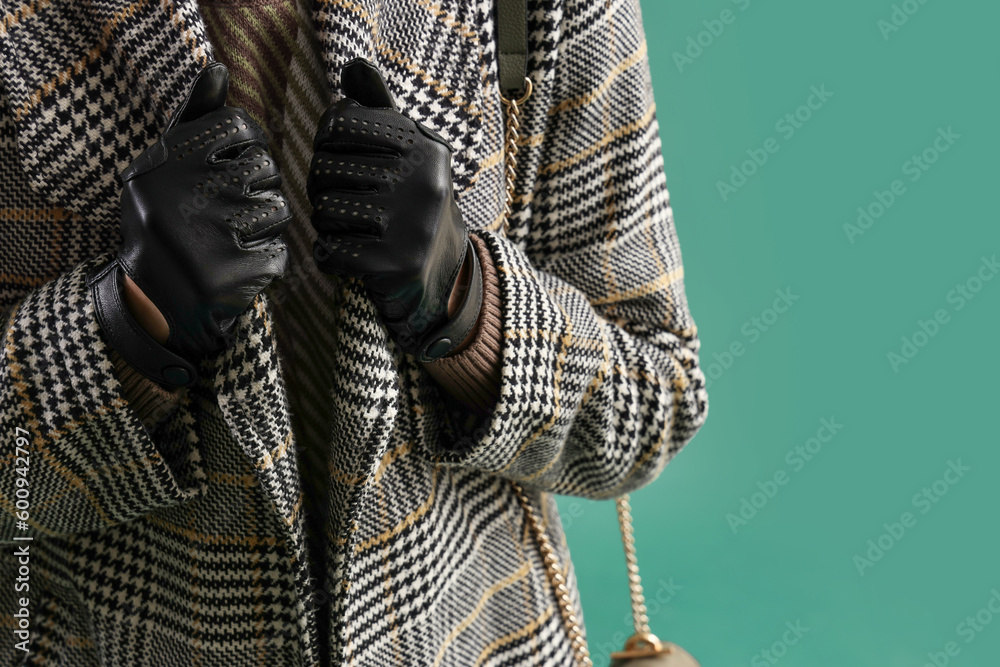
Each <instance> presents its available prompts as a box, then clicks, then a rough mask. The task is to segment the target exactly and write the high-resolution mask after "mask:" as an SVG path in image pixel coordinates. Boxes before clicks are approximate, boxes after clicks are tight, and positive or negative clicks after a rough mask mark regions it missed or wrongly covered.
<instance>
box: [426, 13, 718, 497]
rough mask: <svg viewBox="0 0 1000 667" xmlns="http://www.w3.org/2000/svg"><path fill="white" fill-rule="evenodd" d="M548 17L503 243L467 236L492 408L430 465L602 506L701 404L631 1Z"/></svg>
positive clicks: (683, 428) (680, 442) (662, 452)
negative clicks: (498, 357)
mask: <svg viewBox="0 0 1000 667" xmlns="http://www.w3.org/2000/svg"><path fill="white" fill-rule="evenodd" d="M563 9H564V13H563V16H562V19H561V33H562V35H563V39H562V43H560V45H559V48H558V63H557V65H556V69H555V72H554V75H555V76H554V78H552V77H549V79H548V81H547V83H546V84H545V86H543V90H545V89H546V87H547V90H549V91H551V96H550V98H549V99H548V100H546V99H545V97H544V93H543V95H542V96H541V98H542V99H541V101H542V102H546V101H547V104H546V107H547V108H545V109H542V110H541V111H536V114H535V120H534V121H532V122H529V123H528V133H531V132H532V126H533V127H534V128H539V127H542V128H544V129H543V130H542V131H541V132H540V133H539V134H536V135H533V136H528V137H527V138H526V139H525V140H524V141H523V142H522V145H525V146H529V147H530V146H532V145H533V144H534V145H537V146H538V149H537V150H536V151H532V150H528V151H526V154H525V165H526V166H525V170H524V171H525V172H527V174H528V176H529V183H530V177H531V176H533V177H534V191H533V192H532V194H531V196H530V197H529V198H528V199H529V201H528V203H527V204H526V205H525V206H524V208H522V209H520V210H519V211H517V215H516V216H515V218H514V219H513V220H512V228H513V230H514V231H512V233H511V238H512V239H514V240H510V239H508V238H507V237H506V236H505V235H504V234H503V233H502V232H492V231H477V232H474V233H477V234H479V235H480V237H481V238H482V239H483V240H485V241H486V245H487V246H488V248H489V250H490V253H491V254H492V257H493V259H494V265H495V266H496V269H497V274H498V277H499V287H500V302H501V310H502V318H501V319H502V327H501V328H502V373H501V387H500V399H499V402H498V403H497V405H496V408H495V409H494V411H493V413H492V415H491V416H490V417H489V418H487V419H485V420H482V421H480V422H478V424H473V425H470V426H469V427H466V428H465V429H464V430H463V429H462V428H461V427H459V426H457V425H453V428H454V429H455V431H456V432H458V433H459V435H458V437H456V439H455V440H454V441H452V442H444V440H445V439H444V438H442V439H440V442H439V443H438V445H437V447H438V450H437V452H436V457H437V458H438V460H439V461H441V462H444V463H450V464H454V465H460V466H468V467H473V468H478V469H481V470H484V471H488V472H491V473H495V474H498V475H501V476H505V477H508V478H511V479H516V480H519V481H521V482H522V483H525V484H526V485H530V486H535V487H538V488H541V489H543V490H547V491H552V492H555V493H561V494H569V495H579V496H584V497H590V498H610V497H613V496H616V495H619V494H621V493H625V492H628V491H631V490H634V489H636V488H639V487H641V486H643V485H645V484H647V483H648V482H650V481H652V480H653V479H654V478H655V477H656V476H657V475H658V474H659V472H660V471H661V470H662V469H663V467H664V465H666V463H667V462H668V461H669V460H670V459H671V458H672V457H673V456H674V455H675V454H676V453H677V452H678V451H679V450H680V449H681V448H682V447H683V446H684V445H685V444H686V443H687V442H688V441H689V440H690V439H691V438H692V437H693V436H694V435H695V433H696V432H697V431H698V429H699V428H700V426H701V425H702V423H703V422H704V420H705V417H706V415H707V411H708V397H707V393H706V390H705V378H704V375H703V373H702V371H701V369H700V368H699V365H698V350H699V340H698V337H697V329H696V327H695V323H694V321H693V319H692V317H691V314H690V312H689V310H688V305H687V300H686V297H685V292H684V281H683V277H684V272H683V267H682V262H681V252H680V247H679V245H678V240H677V234H676V231H675V228H674V220H673V214H672V209H671V206H670V200H669V195H668V192H667V189H666V177H665V175H664V172H663V160H662V155H661V151H660V140H659V130H658V124H657V119H656V115H655V107H654V104H653V96H652V86H651V83H650V76H649V69H648V63H647V60H646V56H645V52H646V50H645V37H644V34H643V30H642V23H641V18H640V15H639V8H638V2H637V1H635V2H624V3H616V8H615V9H612V10H605V9H604V3H590V2H586V1H585V0H572V1H569V2H566V3H565V4H564V7H563ZM605 11H611V12H613V13H612V14H610V15H605V14H604V12H605ZM602 25H603V26H604V27H602ZM608 33H610V34H608ZM608 49H611V50H612V51H613V52H612V53H608V52H607V51H608ZM540 78H544V75H543V76H542V77H540ZM537 116H542V117H544V120H543V121H540V122H539V121H537ZM522 177H524V173H522ZM527 187H528V189H529V190H530V189H531V186H530V185H528V186H527ZM525 224H526V225H528V226H529V229H528V230H527V231H526V232H524V231H523V230H519V229H518V226H519V225H525ZM453 421H456V422H457V420H453Z"/></svg>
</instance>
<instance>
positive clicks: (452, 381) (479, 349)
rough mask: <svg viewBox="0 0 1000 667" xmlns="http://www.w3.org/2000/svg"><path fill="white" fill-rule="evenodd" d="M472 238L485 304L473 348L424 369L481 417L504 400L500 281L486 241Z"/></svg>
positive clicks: (472, 334)
mask: <svg viewBox="0 0 1000 667" xmlns="http://www.w3.org/2000/svg"><path fill="white" fill-rule="evenodd" d="M469 238H471V239H472V243H473V245H474V246H475V248H476V254H477V255H478V256H479V264H480V266H481V267H482V272H483V305H482V309H481V310H480V313H479V319H478V320H477V321H476V326H475V327H474V328H473V329H472V332H471V333H470V334H469V336H470V337H471V339H472V340H471V342H470V343H469V346H468V347H466V348H465V349H463V350H461V351H460V352H457V353H454V354H451V355H449V356H446V357H442V358H441V359H437V360H436V361H431V362H427V363H425V364H424V368H426V369H427V372H428V373H430V374H431V377H433V378H434V379H435V380H437V382H438V384H440V385H441V386H442V387H443V388H444V389H445V390H446V391H447V392H448V393H449V394H451V395H452V396H454V397H455V398H456V399H457V400H458V401H460V402H461V403H462V404H463V405H465V406H466V407H467V408H469V409H470V410H472V411H474V412H475V413H477V414H478V415H480V416H486V415H488V414H490V413H491V412H492V411H493V408H494V407H495V406H496V404H497V401H498V400H499V398H500V369H501V363H502V350H501V344H502V342H503V333H502V331H503V330H502V328H501V312H500V282H499V278H498V277H497V270H496V267H495V266H494V265H493V256H492V255H490V251H489V249H488V248H487V247H486V242H485V241H483V240H482V239H480V238H479V237H478V236H477V235H475V234H470V235H469Z"/></svg>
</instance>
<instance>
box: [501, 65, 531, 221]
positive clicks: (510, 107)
mask: <svg viewBox="0 0 1000 667" xmlns="http://www.w3.org/2000/svg"><path fill="white" fill-rule="evenodd" d="M531 90H532V87H531V79H528V78H525V79H524V95H522V96H521V98H520V99H517V100H508V99H507V98H506V97H504V96H503V95H501V96H500V101H501V102H503V105H504V106H505V107H506V108H507V117H506V121H507V122H506V123H505V126H506V131H505V132H504V150H503V158H504V160H503V161H504V178H505V179H506V187H505V195H504V202H503V233H504V235H505V236H509V235H510V215H511V210H512V204H513V203H514V178H515V177H516V176H517V140H518V138H519V137H520V136H521V120H520V115H521V105H522V104H524V103H525V102H527V101H528V98H529V97H531Z"/></svg>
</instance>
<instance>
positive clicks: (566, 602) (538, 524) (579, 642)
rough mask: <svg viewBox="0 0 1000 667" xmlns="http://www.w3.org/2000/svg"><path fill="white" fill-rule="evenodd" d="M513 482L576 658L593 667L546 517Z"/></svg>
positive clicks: (582, 665) (583, 665) (582, 664)
mask: <svg viewBox="0 0 1000 667" xmlns="http://www.w3.org/2000/svg"><path fill="white" fill-rule="evenodd" d="M511 485H512V486H513V487H514V491H515V492H516V493H517V499H518V500H519V501H520V502H521V507H523V508H524V513H525V514H526V515H527V517H528V524H529V525H530V526H531V532H532V533H534V535H535V540H536V541H537V542H538V550H539V551H540V552H541V553H542V560H543V561H544V563H545V573H546V575H547V576H548V578H549V584H550V585H551V586H552V588H553V590H555V592H556V597H557V598H558V600H559V612H560V613H561V614H562V618H563V624H564V625H565V627H566V633H567V634H568V635H569V639H570V641H571V642H572V643H573V651H574V652H575V653H576V661H577V663H578V664H579V665H580V666H581V667H593V664H594V661H593V660H591V659H590V650H589V649H588V648H587V638H586V637H584V636H583V630H582V629H581V628H580V617H579V616H578V615H577V613H576V607H575V606H573V598H572V597H570V593H569V588H568V587H567V586H566V573H565V571H564V570H563V568H562V564H561V563H560V562H559V556H558V555H557V554H556V550H555V548H553V546H552V542H551V541H550V540H549V536H548V534H546V532H545V525H544V524H542V520H541V519H540V518H538V515H537V514H536V513H535V510H534V508H533V507H532V506H531V503H530V502H528V496H527V495H526V494H525V493H524V489H522V488H521V485H520V484H518V483H517V482H511Z"/></svg>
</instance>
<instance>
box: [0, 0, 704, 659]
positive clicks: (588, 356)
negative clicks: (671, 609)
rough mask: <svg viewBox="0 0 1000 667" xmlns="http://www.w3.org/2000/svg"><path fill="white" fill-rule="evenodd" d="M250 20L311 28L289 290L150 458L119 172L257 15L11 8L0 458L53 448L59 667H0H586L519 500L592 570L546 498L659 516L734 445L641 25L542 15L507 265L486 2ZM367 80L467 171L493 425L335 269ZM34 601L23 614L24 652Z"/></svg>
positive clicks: (42, 578) (36, 631)
mask: <svg viewBox="0 0 1000 667" xmlns="http://www.w3.org/2000/svg"><path fill="white" fill-rule="evenodd" d="M207 4H209V3H206V5H207ZM214 4H217V5H219V6H220V8H221V6H222V5H223V4H230V5H231V4H233V3H231V2H230V3H222V2H221V1H219V0H216V2H215V3H214ZM243 4H244V5H245V7H238V8H237V9H238V11H239V12H244V10H245V9H246V10H247V11H252V12H253V16H254V17H257V19H258V25H263V24H262V23H260V20H262V19H260V17H261V16H264V17H271V19H273V21H274V23H273V29H276V30H281V28H280V27H279V24H280V25H281V26H284V27H285V30H286V32H285V33H283V34H282V38H281V39H280V40H273V41H272V43H270V44H269V43H268V42H267V41H266V40H265V41H264V42H261V43H260V45H259V46H257V47H256V48H257V49H258V53H259V55H258V57H259V58H260V59H261V61H262V62H266V63H268V64H269V70H270V71H269V72H267V73H263V74H262V76H263V77H264V78H265V79H266V81H264V84H266V85H267V86H269V87H270V89H271V90H272V93H273V94H277V95H278V96H280V97H281V98H282V99H283V106H282V108H283V112H282V115H281V116H280V117H279V118H268V120H269V121H270V122H273V123H274V124H273V125H272V126H271V128H270V130H271V131H273V132H274V133H275V134H280V135H281V136H280V138H277V137H276V138H277V141H276V145H277V146H278V148H277V149H276V151H275V156H276V159H278V160H279V162H280V163H281V167H282V172H283V175H284V178H285V190H286V193H288V194H289V199H290V202H291V204H292V208H293V212H294V213H295V216H296V218H295V221H294V222H293V223H292V229H291V233H290V236H291V239H290V247H291V249H292V252H293V264H292V268H291V269H290V275H289V277H288V278H287V279H286V280H285V281H284V282H283V283H280V284H278V285H276V286H275V287H274V289H273V290H272V291H270V292H269V293H268V294H267V295H266V296H264V297H261V298H259V299H258V300H257V301H256V302H255V303H254V306H253V307H252V308H250V309H248V310H247V312H246V313H245V314H244V315H243V316H242V318H241V319H240V320H239V326H238V341H239V342H238V344H237V345H236V346H235V347H234V348H233V349H231V350H229V351H227V352H226V353H225V354H223V355H221V356H220V357H219V358H217V359H215V360H211V361H206V362H205V366H204V367H203V368H202V374H201V375H202V379H201V381H200V382H199V383H198V384H197V385H195V386H193V387H191V388H189V390H187V392H186V393H185V394H184V396H183V398H182V400H181V402H180V405H179V406H178V407H177V409H176V410H174V411H173V412H171V413H170V414H168V415H166V416H165V417H164V419H163V420H162V422H161V423H160V424H159V425H158V426H157V427H156V428H155V429H151V430H147V429H146V428H144V427H143V425H142V423H141V422H140V421H139V420H138V418H137V417H136V414H135V412H134V411H133V410H132V409H131V407H130V405H129V403H128V400H127V398H126V397H125V396H124V395H123V393H122V391H121V386H120V384H119V383H118V381H117V378H116V377H115V374H114V370H113V366H112V364H111V361H110V359H109V357H108V349H107V347H106V346H105V344H104V343H103V340H102V339H101V337H100V333H99V330H98V327H97V324H96V320H95V319H94V316H93V308H92V305H91V304H90V302H89V297H88V295H87V291H86V289H85V285H84V280H83V276H84V275H85V273H86V271H87V270H88V268H90V267H91V266H94V265H96V264H98V263H100V262H102V261H105V260H106V259H107V257H108V256H109V255H108V253H109V252H110V251H111V250H112V249H113V248H114V247H115V246H116V245H117V243H118V239H117V215H118V214H117V205H118V194H117V187H116V186H115V183H114V174H116V173H117V172H118V171H120V170H121V168H122V167H124V166H125V165H126V164H127V163H128V162H129V161H130V159H131V157H132V156H134V155H135V154H137V153H138V152H140V151H141V150H142V149H143V148H144V147H145V146H146V144H147V143H148V142H150V141H152V139H153V138H154V137H156V136H157V135H158V134H159V133H160V131H161V129H162V127H164V126H165V124H166V121H167V118H168V117H169V113H170V111H171V110H172V109H170V108H168V105H167V104H166V102H165V101H166V100H177V99H180V93H181V91H183V90H185V89H186V88H187V86H188V84H189V82H190V81H191V80H192V79H193V78H194V76H195V75H196V73H197V72H198V71H199V70H200V68H201V67H202V66H203V65H204V64H205V63H206V62H208V61H209V60H211V59H213V58H215V57H216V52H215V49H213V47H212V44H211V43H210V42H209V39H208V34H209V30H207V29H206V24H209V25H210V26H212V32H213V33H216V34H217V32H218V31H217V27H218V26H217V25H212V22H213V21H216V22H218V21H223V28H225V27H226V26H230V27H231V24H230V23H225V21H227V20H233V19H232V17H233V16H234V14H232V13H228V11H227V12H226V13H225V14H224V13H223V12H221V9H220V11H214V10H213V9H212V8H206V10H205V11H204V14H205V18H204V19H203V18H202V14H201V13H200V12H199V8H198V6H197V4H195V3H194V2H192V1H191V0H184V1H176V0H156V1H152V0H148V1H145V2H144V1H143V0H138V1H137V2H131V3H126V2H118V1H114V2H112V1H109V0H92V1H91V2H88V3H76V2H69V1H68V0H62V1H56V0H30V1H29V2H24V3H11V2H9V1H8V0H0V16H2V20H3V23H2V24H0V88H2V90H0V95H2V99H0V102H2V104H0V178H3V181H2V182H3V183H4V187H3V188H2V190H0V235H3V237H2V239H0V240H2V241H3V243H2V244H0V316H2V321H3V323H4V328H3V330H2V349H0V433H2V434H3V437H4V438H6V437H7V436H8V434H11V433H13V432H14V429H15V427H21V428H24V429H27V430H29V431H30V433H31V438H30V440H31V464H30V488H31V508H32V509H31V520H30V522H29V523H30V528H29V533H30V534H31V535H34V536H35V539H34V541H33V542H32V546H31V549H32V561H31V568H32V570H31V577H32V579H31V587H32V588H31V594H30V596H29V597H30V599H31V636H30V644H31V647H30V648H31V650H30V652H29V653H28V654H27V655H25V654H23V653H21V652H19V651H14V649H13V648H12V647H11V646H10V643H4V644H3V645H2V647H0V664H12V665H19V664H26V665H74V666H75V665H87V666H90V665H105V664H106V665H126V664H127V665H157V666H163V665H190V664H201V665H341V664H353V665H453V666H463V667H464V666H468V665H568V664H572V651H571V649H570V644H569V641H568V638H567V637H566V634H565V631H564V629H563V625H562V622H561V619H560V618H559V614H558V610H557V608H556V605H555V597H554V595H553V593H552V591H551V589H550V588H549V586H548V582H547V580H546V576H545V571H544V568H543V566H542V563H541V560H540V557H539V555H538V553H537V547H536V545H535V544H534V542H533V540H532V537H531V534H530V530H529V529H528V527H527V525H526V522H525V517H524V515H523V512H522V510H521V508H520V506H519V505H518V502H517V499H516V498H515V496H514V495H513V493H512V491H511V488H510V485H509V483H508V481H507V480H509V479H516V480H519V481H521V482H522V483H523V484H524V485H525V486H526V487H527V488H528V489H529V492H530V495H531V498H532V501H533V503H534V504H535V505H536V507H539V508H540V509H541V510H542V515H543V517H544V518H545V520H546V522H547V525H548V529H549V531H550V533H551V534H552V537H553V541H554V542H555V544H556V545H557V546H558V547H559V548H560V551H561V554H560V555H561V558H562V560H563V562H565V563H569V562H570V561H569V553H568V550H567V549H566V547H565V542H564V539H563V537H562V531H561V528H560V524H559V518H558V514H557V512H556V507H555V504H554V501H553V499H552V494H554V493H562V494H574V495H579V496H584V497H589V498H611V497H613V496H615V495H617V494H620V493H623V492H626V491H630V490H633V489H636V488H639V487H641V486H643V485H645V484H648V483H649V482H651V481H652V480H653V479H655V478H656V476H657V475H658V474H659V472H660V471H661V470H662V468H663V466H664V465H666V464H667V463H668V462H669V460H670V459H671V458H672V457H673V456H674V455H675V454H676V453H677V451H679V450H680V448H681V447H683V446H684V445H685V444H686V443H687V442H688V441H689V440H690V439H691V438H692V437H693V435H694V434H695V432H696V431H697V430H698V428H699V427H700V426H701V424H702V423H703V421H704V419H705V416H706V414H707V396H706V392H705V387H704V377H703V374H702V372H701V370H700V369H699V367H698V349H699V342H698V338H697V330H696V328H695V325H694V322H693V320H692V318H691V315H690V313H689V310H688V306H687V302H686V299H685V295H684V289H683V269H682V263H681V255H680V248H679V246H678V243H677V238H676V233H675V230H674V225H673V218H672V212H671V209H670V203H669V196H668V193H667V190H666V184H665V177H664V175H663V163H662V157H661V155H660V143H659V137H658V128H657V123H656V116H655V107H654V105H653V97H652V91H651V87H650V81H649V73H648V65H647V63H646V51H645V38H644V35H643V31H642V24H641V18H640V15H639V9H638V1H637V0H612V1H610V2H608V3H591V2H587V0H529V20H530V25H529V34H530V48H531V51H532V57H531V60H530V76H531V77H532V80H533V82H534V84H535V94H534V95H533V96H532V98H531V99H530V100H529V102H528V103H527V105H526V106H525V107H524V113H523V116H522V127H523V131H524V136H523V138H522V142H521V146H520V153H519V175H518V181H517V197H516V200H515V204H514V216H515V217H514V219H513V220H512V221H511V223H512V224H511V234H510V237H509V238H508V237H505V236H504V235H503V233H502V231H501V218H500V215H501V211H502V204H503V181H502V175H503V173H502V168H503V159H502V152H501V147H502V143H501V140H502V111H501V105H500V101H499V96H498V90H497V85H496V51H495V43H494V39H493V32H494V29H495V28H494V25H495V17H494V16H493V15H492V5H493V3H492V1H491V0H475V1H462V2H460V1H458V0H435V1H433V2H432V1H431V0H325V1H322V2H317V3H316V4H314V5H312V6H309V7H300V6H294V7H293V6H292V4H291V3H290V2H288V1H287V0H280V1H279V0H276V1H275V2H254V3H243ZM251 8H252V9H251ZM248 16H249V15H248ZM274 17H279V18H281V17H284V19H283V20H281V21H279V20H278V19H276V18H274ZM249 20H250V19H249V18H248V21H249ZM245 25H250V24H249V23H248V24H245ZM290 25H291V26H293V28H289V27H288V26H290ZM244 29H245V28H244ZM255 43H256V42H255ZM279 51H280V57H277V56H276V55H274V54H276V53H278V52H279ZM355 56H365V57H367V58H369V59H371V60H373V61H374V62H375V63H376V64H378V65H379V66H380V67H381V68H382V69H383V71H385V72H386V75H387V79H388V81H389V83H390V86H391V87H392V89H393V93H394V94H395V96H396V99H397V103H398V104H399V106H400V107H401V108H402V109H404V110H406V111H407V113H410V114H411V115H412V116H413V117H414V118H415V119H417V120H419V121H421V122H424V123H426V124H427V125H429V126H430V127H432V128H434V129H435V130H437V131H439V132H440V133H441V134H442V135H444V136H445V137H446V138H447V139H448V140H449V141H450V142H451V143H452V145H453V146H454V147H455V149H456V152H455V156H456V159H455V178H456V191H457V193H458V196H459V206H460V207H461V208H462V212H463V216H464V217H465V219H466V221H467V223H468V225H469V227H470V230H471V231H472V233H473V234H475V235H477V236H478V237H479V238H480V239H481V240H482V241H483V242H484V243H485V245H486V247H487V248H488V250H489V253H490V255H491V256H492V259H493V263H494V265H495V266H496V268H497V272H498V275H499V280H500V290H501V302H502V304H501V305H502V310H503V318H502V320H503V335H504V339H503V374H502V387H501V398H500V401H499V403H498V405H497V407H496V410H495V411H494V413H493V415H492V416H490V417H489V418H486V419H483V420H480V421H479V422H473V423H468V422H467V420H466V419H464V418H463V414H462V410H461V409H460V408H459V407H458V406H457V405H456V404H455V403H454V402H452V401H451V400H450V397H449V396H447V395H446V394H445V392H444V391H443V390H442V389H441V388H439V387H438V386H437V385H436V384H435V383H434V382H433V380H432V379H431V378H430V377H429V375H428V373H427V372H426V371H425V370H424V369H423V368H422V367H421V366H420V365H419V364H418V363H417V362H416V361H415V359H414V358H412V357H410V356H408V355H405V354H403V353H402V352H401V351H400V350H398V349H397V348H396V347H395V345H394V344H393V343H392V341H391V340H389V339H388V337H387V335H386V333H385V331H384V329H383V328H382V327H381V325H379V324H378V320H377V317H376V314H375V311H374V308H373V306H372V305H371V303H370V301H368V300H367V298H366V297H365V296H364V294H363V291H362V290H361V289H360V287H359V286H358V285H357V284H356V283H354V282H339V281H336V280H332V279H329V278H327V277H326V276H322V275H318V274H317V272H316V271H315V267H314V266H313V265H312V264H311V262H310V260H309V257H310V254H311V250H310V247H309V246H310V243H311V236H310V234H311V232H310V230H309V226H308V214H309V210H308V203H307V202H306V201H305V200H304V194H303V193H304V182H305V171H304V169H305V168H306V166H307V164H308V156H309V151H310V149H311V147H310V141H311V136H312V132H313V129H314V124H315V120H314V119H315V118H317V117H318V115H319V113H321V112H322V109H323V108H325V106H326V105H327V104H328V103H329V102H330V101H332V100H333V99H336V98H337V97H338V96H339V94H340V93H339V82H338V71H339V67H340V65H341V64H343V63H344V62H346V61H347V60H349V59H350V58H353V57H355ZM262 85H263V84H262ZM275 91H276V92H275ZM251 107H252V105H248V108H250V109H251V111H254V110H253V109H252V108H251ZM264 112H265V108H264V105H262V106H261V107H259V108H258V109H257V110H256V113H264ZM265 127H267V125H265ZM13 466H14V460H13V455H12V453H10V449H7V450H5V451H4V452H2V453H0V541H2V542H3V544H4V549H3V551H2V552H0V572H2V573H3V577H4V580H5V581H6V580H8V574H9V573H13V571H14V569H15V567H16V564H15V562H14V561H13V559H11V558H10V553H11V552H12V549H11V548H10V547H11V546H12V545H13V544H14V542H13V541H12V538H13V536H14V535H15V534H19V533H20V534H23V533H21V531H19V529H18V528H17V526H16V524H15V521H14V516H13V510H14V506H13V499H14V497H15V494H14V483H13V480H14V472H13V470H12V468H13ZM317 469H318V470H319V471H321V472H322V473H323V474H319V475H317V474H313V473H315V472H316V471H317ZM324 498H325V502H324V501H323V499H324ZM317 499H318V500H317ZM316 517H320V518H321V521H318V522H317V520H316ZM310 522H312V523H314V524H316V523H318V524H319V525H320V526H321V528H322V530H323V532H324V534H323V536H322V537H323V539H322V540H315V539H313V540H310V539H307V533H308V532H309V531H307V530H306V526H307V524H308V523H310ZM608 529H609V530H613V528H612V527H610V526H609V528H608ZM570 584H571V590H572V592H573V595H574V596H576V587H575V581H574V580H573V577H572V571H570ZM12 598H13V593H12V591H11V589H10V588H9V587H4V588H3V589H0V625H2V626H3V630H4V631H5V632H9V631H11V630H13V628H14V627H15V619H14V617H13V610H14V609H15V601H14V600H13V599H12ZM623 604H624V601H623ZM8 636H11V635H8Z"/></svg>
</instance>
